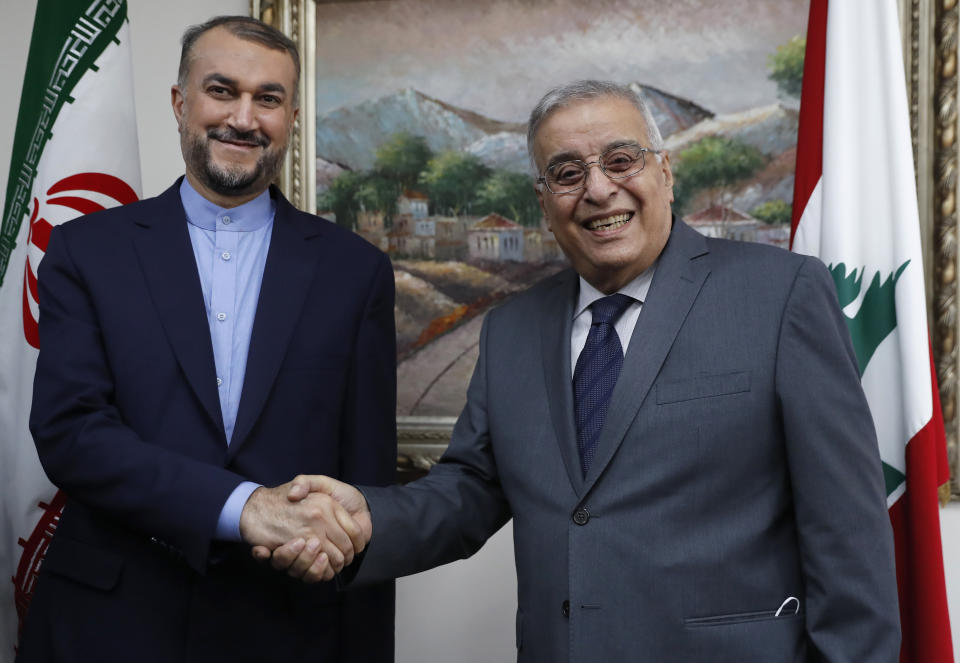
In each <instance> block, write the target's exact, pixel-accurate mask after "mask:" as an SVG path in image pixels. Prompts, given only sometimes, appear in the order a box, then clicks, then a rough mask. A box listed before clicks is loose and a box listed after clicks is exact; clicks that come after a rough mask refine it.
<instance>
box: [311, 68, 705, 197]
mask: <svg viewBox="0 0 960 663" xmlns="http://www.w3.org/2000/svg"><path fill="white" fill-rule="evenodd" d="M632 87H634V89H638V90H640V91H642V93H643V94H644V95H645V98H646V99H647V100H648V103H649V104H650V107H651V111H652V112H653V115H654V117H655V118H656V120H657V123H658V125H659V126H660V128H661V131H662V132H663V134H664V137H666V136H670V135H671V134H674V133H676V132H677V131H682V130H684V129H688V128H690V127H693V126H694V125H696V124H698V123H700V122H702V121H703V120H708V119H710V118H712V117H713V113H712V112H710V111H708V110H706V109H704V108H701V107H700V106H698V105H697V104H695V103H693V102H692V101H689V100H686V99H681V98H680V97H676V96H674V95H671V94H669V93H667V92H664V91H662V90H658V89H656V88H653V87H649V86H645V85H640V84H638V83H633V84H632ZM401 131H406V132H409V133H412V134H415V135H420V136H424V137H425V138H426V139H427V144H428V145H429V146H430V149H432V150H433V151H435V152H441V151H445V150H463V151H467V152H470V153H472V154H475V155H477V156H478V157H480V159H481V160H482V161H483V162H484V163H485V164H487V165H488V166H490V167H492V168H503V169H506V170H512V171H515V172H521V173H526V172H529V167H530V166H529V163H528V159H527V147H526V126H525V125H524V124H523V123H521V122H504V121H501V120H494V119H490V118H487V117H484V116H483V115H480V114H478V113H475V112H473V111H469V110H466V109H463V108H458V107H457V106H454V105H453V104H450V103H447V102H445V101H441V100H439V99H434V98H432V97H429V96H427V95H425V94H423V93H421V92H418V91H417V90H414V89H412V88H406V89H404V90H400V91H398V92H396V93H394V94H391V95H388V96H385V97H381V98H379V99H371V100H367V101H364V102H362V103H360V104H357V105H355V106H351V107H345V108H338V109H336V110H333V111H331V112H329V113H327V114H326V115H324V116H322V117H319V118H317V157H318V158H317V188H318V191H323V190H325V189H326V188H327V185H328V182H330V181H331V180H332V179H333V178H334V177H336V175H337V174H339V173H340V172H342V171H343V170H344V169H349V170H366V169H369V168H370V167H372V166H373V163H374V159H375V157H376V150H377V147H379V146H380V145H381V144H382V143H383V142H384V141H386V140H387V139H388V138H389V137H390V136H392V135H393V134H395V133H398V132H401Z"/></svg>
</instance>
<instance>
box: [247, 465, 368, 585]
mask: <svg viewBox="0 0 960 663" xmlns="http://www.w3.org/2000/svg"><path fill="white" fill-rule="evenodd" d="M372 531H373V524H372V522H371V520H370V512H369V510H368V509H367V503H366V500H365V499H364V498H363V495H362V494H361V493H360V491H358V490H357V489H356V488H354V487H353V486H351V485H349V484H345V483H343V482H340V481H337V480H336V479H331V478H330V477H325V476H308V475H300V476H297V477H295V478H294V479H293V480H292V481H290V482H288V483H285V484H282V485H279V486H276V487H274V488H265V487H260V488H257V489H256V490H255V491H254V492H253V494H251V495H250V499H248V500H247V503H246V505H245V506H244V508H243V513H242V514H241V516H240V535H241V536H242V537H243V540H244V541H246V542H248V543H250V544H251V545H252V546H253V550H252V554H253V557H254V559H257V560H260V561H267V560H270V564H271V566H273V567H274V568H275V569H277V570H280V571H285V572H286V573H287V574H288V575H290V576H292V577H294V578H299V579H301V580H303V581H304V582H317V581H320V580H330V579H332V578H333V577H334V575H335V574H337V573H339V572H340V571H341V570H342V569H343V567H345V566H347V565H349V564H350V563H351V562H352V561H353V559H354V557H355V556H356V555H358V554H359V553H361V552H362V551H363V549H364V548H365V547H366V545H367V543H368V542H369V541H370V536H371V534H372Z"/></svg>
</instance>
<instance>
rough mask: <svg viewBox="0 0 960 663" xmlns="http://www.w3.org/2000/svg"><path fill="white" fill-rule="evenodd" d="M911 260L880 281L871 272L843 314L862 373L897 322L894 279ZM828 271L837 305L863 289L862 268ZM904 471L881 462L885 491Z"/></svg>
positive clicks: (839, 266) (893, 486) (835, 267)
mask: <svg viewBox="0 0 960 663" xmlns="http://www.w3.org/2000/svg"><path fill="white" fill-rule="evenodd" d="M909 264H910V261H909V260H907V261H906V262H905V263H903V264H902V265H900V267H899V268H897V271H896V272H894V273H893V274H889V275H887V278H886V280H884V281H883V282H881V281H880V272H876V273H875V274H874V275H873V280H872V281H870V285H869V286H868V287H867V290H866V292H865V293H863V301H862V302H861V304H860V308H859V310H858V311H857V312H856V314H855V315H854V316H853V317H851V316H849V315H847V314H846V313H844V314H843V317H844V318H846V321H847V329H849V330H850V338H851V339H852V340H853V349H854V352H855V353H856V355H857V363H858V364H859V366H860V375H863V372H864V370H866V368H867V364H868V363H869V362H870V359H871V358H872V357H873V353H874V352H876V350H877V348H878V347H879V346H880V343H882V342H883V339H885V338H886V337H887V336H889V335H890V332H892V331H893V330H894V329H895V328H896V326H897V305H896V301H895V299H894V294H895V292H896V287H897V281H898V280H899V279H900V275H901V274H903V271H904V270H905V269H906V268H907V265H909ZM829 270H830V275H831V276H832V277H833V282H834V284H835V285H836V286H837V297H838V298H839V300H840V308H845V307H846V306H847V305H849V304H850V303H851V302H853V301H855V300H856V299H857V297H859V296H860V293H861V291H862V290H863V274H864V271H865V270H864V269H860V270H859V271H858V270H857V269H855V268H854V269H852V270H851V271H850V273H849V274H848V273H847V266H846V265H845V264H844V263H842V262H841V263H839V264H837V265H830V266H829ZM906 478H907V477H906V476H904V474H903V472H901V471H900V470H898V469H896V468H895V467H892V466H890V465H888V464H887V463H884V464H883V479H884V483H885V484H886V489H887V495H890V493H892V492H893V491H894V490H896V489H897V487H898V486H900V485H901V484H902V483H903V482H904V481H905V480H906Z"/></svg>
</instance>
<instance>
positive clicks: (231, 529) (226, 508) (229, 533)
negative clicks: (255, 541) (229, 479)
mask: <svg viewBox="0 0 960 663" xmlns="http://www.w3.org/2000/svg"><path fill="white" fill-rule="evenodd" d="M259 487H260V484H258V483H253V482H252V481H244V482H243V483H241V484H240V485H239V486H237V487H236V488H234V489H233V492H232V493H230V497H228V498H227V501H226V503H224V505H223V509H221V510H220V517H219V518H218V519H217V533H216V538H217V539H218V540H220V541H237V542H239V541H242V540H243V539H242V538H241V537H240V514H242V513H243V507H244V506H246V504H247V500H248V499H249V498H250V495H251V494H252V493H253V491H255V490H256V489H257V488H259Z"/></svg>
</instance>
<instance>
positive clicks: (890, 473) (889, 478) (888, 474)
mask: <svg viewBox="0 0 960 663" xmlns="http://www.w3.org/2000/svg"><path fill="white" fill-rule="evenodd" d="M881 463H883V461H881ZM906 480H907V475H906V474H904V473H903V472H901V471H900V470H898V469H897V468H895V467H893V466H892V465H887V464H886V463H883V483H884V484H885V487H886V489H887V497H890V495H891V494H892V493H893V491H895V490H896V489H897V488H899V487H900V486H901V485H903V482H904V481H906Z"/></svg>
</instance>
